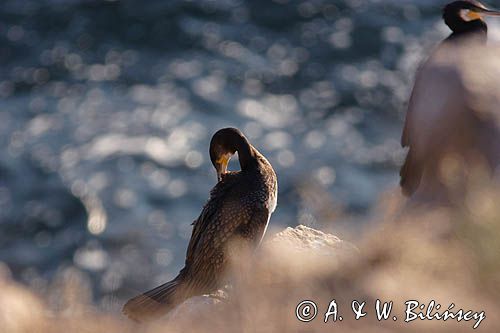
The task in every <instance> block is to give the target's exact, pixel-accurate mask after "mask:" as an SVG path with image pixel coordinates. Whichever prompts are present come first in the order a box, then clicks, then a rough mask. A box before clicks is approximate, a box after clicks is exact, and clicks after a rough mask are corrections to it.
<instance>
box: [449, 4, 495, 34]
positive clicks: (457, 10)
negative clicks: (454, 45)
mask: <svg viewBox="0 0 500 333" xmlns="http://www.w3.org/2000/svg"><path fill="white" fill-rule="evenodd" d="M487 15H490V16H500V11H497V10H493V9H489V8H488V7H486V6H485V5H483V4H482V3H480V2H479V1H476V0H462V1H454V2H452V3H449V4H448V5H446V6H445V7H444V9H443V19H444V21H445V23H446V25H447V26H448V27H450V29H451V30H452V31H453V32H461V31H466V30H467V28H468V27H469V26H470V25H471V23H473V24H477V23H480V24H484V21H483V17H484V16H487ZM484 25H485V24H484Z"/></svg>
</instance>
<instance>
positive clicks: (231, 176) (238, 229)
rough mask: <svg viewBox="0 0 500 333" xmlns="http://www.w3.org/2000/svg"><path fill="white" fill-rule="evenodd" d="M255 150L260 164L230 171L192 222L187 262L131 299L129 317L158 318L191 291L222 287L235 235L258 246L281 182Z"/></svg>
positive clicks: (196, 293) (185, 297) (253, 150)
mask: <svg viewBox="0 0 500 333" xmlns="http://www.w3.org/2000/svg"><path fill="white" fill-rule="evenodd" d="M251 149H252V152H253V153H254V155H255V157H256V160H257V164H256V167H254V168H251V169H249V170H243V171H237V172H229V173H227V174H225V175H224V176H223V177H222V180H221V181H220V182H218V183H217V184H216V185H215V186H214V188H213V189H212V190H211V192H210V198H209V200H208V202H207V203H206V204H205V206H204V207H203V210H202V212H201V214H200V216H199V217H198V219H197V220H196V221H194V222H193V232H192V235H191V240H190V242H189V245H188V250H187V254H186V262H185V267H184V268H183V269H182V270H181V271H180V273H179V275H178V276H177V277H176V278H175V279H174V280H172V281H170V282H168V283H166V284H164V285H162V286H160V287H157V288H155V289H153V290H150V291H148V292H146V293H144V294H142V295H139V296H137V297H135V298H133V299H131V300H130V301H129V302H127V304H126V305H125V307H124V313H125V314H126V315H127V316H129V317H130V318H131V319H134V320H137V321H143V320H148V319H151V318H154V317H157V316H159V315H162V314H164V313H167V312H168V311H170V310H171V309H172V308H173V307H174V306H175V305H177V304H179V303H181V302H182V301H183V300H185V299H187V298H189V297H191V296H194V295H201V294H205V293H209V292H211V291H213V290H215V289H216V288H218V287H220V286H222V285H223V284H224V282H225V277H226V276H225V273H226V269H227V261H228V255H227V247H228V245H229V243H230V242H231V241H232V240H233V239H236V238H238V240H239V241H241V240H243V241H244V243H246V245H249V246H250V247H253V248H255V247H256V246H258V244H259V243H260V241H261V240H262V237H263V236H264V233H265V231H266V228H267V224H268V221H269V218H270V215H271V213H272V212H273V211H274V209H275V207H276V201H277V190H278V185H277V178H276V174H275V172H274V170H273V168H272V166H271V164H270V163H269V162H268V161H267V159H266V158H265V157H264V156H262V155H261V154H260V153H259V152H258V151H257V150H256V149H255V148H254V147H251Z"/></svg>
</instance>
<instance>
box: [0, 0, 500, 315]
mask: <svg viewBox="0 0 500 333" xmlns="http://www.w3.org/2000/svg"><path fill="white" fill-rule="evenodd" d="M443 4H444V3H443V2H441V1H435V0H428V1H427V0H425V1H424V0H412V1H410V0H408V1H402V0H397V1H396V0H378V1H377V0H372V1H370V0H333V1H332V0H330V1H326V0H301V1H299V0H274V1H271V0H266V1H262V0H247V1H243V0H217V1H215V0H210V1H209V0H196V1H195V0H193V1H189V0H168V1H161V0H148V1H132V0H123V1H102V0H33V1H24V0H2V1H1V2H0V143H1V147H2V149H1V150H0V261H1V262H4V270H9V271H10V272H11V273H12V274H13V275H14V277H15V278H16V279H18V280H19V281H22V282H24V283H26V284H28V285H30V286H31V287H33V288H34V289H37V290H40V291H42V292H43V290H45V289H46V288H48V287H49V286H50V280H51V279H52V278H54V277H55V276H57V275H58V274H60V272H62V271H64V270H65V269H67V268H73V269H77V270H79V271H81V272H83V273H84V274H85V275H86V276H87V278H88V283H89V286H91V287H90V288H91V290H92V291H93V295H94V301H95V303H96V304H98V305H100V306H102V307H104V308H110V309H118V308H119V307H120V305H121V304H122V301H123V300H124V299H125V298H126V297H129V296H132V295H133V294H135V293H136V292H139V291H143V290H145V289H146V288H149V287H153V286H154V285H155V284H157V283H159V282H162V281H165V280H168V279H169V278H172V277H173V276H174V275H175V274H176V273H177V271H178V270H179V268H180V267H181V266H182V264H183V260H184V254H185V250H186V247H187V242H188V239H189V237H190V232H191V225H190V224H191V222H192V221H193V220H194V219H196V218H197V216H198V214H199V212H200V210H201V207H202V206H203V204H204V202H205V201H206V199H207V198H208V192H209V190H210V188H211V187H212V186H213V185H214V184H215V182H216V176H215V172H214V170H213V168H212V166H211V164H210V160H209V158H208V143H209V140H210V137H211V135H212V134H213V133H214V132H215V131H216V130H217V129H219V128H222V127H227V126H236V127H238V128H240V129H241V130H242V131H243V132H244V133H245V134H246V135H247V136H248V137H249V139H250V140H251V142H252V143H253V144H254V145H255V146H256V147H257V148H258V149H259V150H260V151H261V152H263V153H264V154H265V155H266V156H267V157H268V159H269V160H270V161H271V163H272V164H273V165H274V167H275V169H276V171H277V173H278V177H279V185H280V191H279V203H278V209H277V211H276V212H275V214H274V216H273V218H272V220H271V221H272V222H271V223H272V225H273V226H280V225H281V226H285V225H296V224H298V223H302V224H306V225H312V226H316V227H318V228H321V229H328V228H333V229H335V226H336V225H341V224H342V223H344V224H343V225H344V226H345V225H359V224H360V223H362V222H360V221H362V220H363V219H365V216H366V215H368V214H369V211H370V208H371V207H372V206H373V205H374V204H375V203H376V201H377V198H378V196H379V195H380V194H382V193H384V191H386V190H388V189H391V188H395V187H396V186H397V182H398V166H399V163H400V161H401V159H402V157H403V153H404V152H403V151H402V150H401V149H400V146H399V136H400V132H401V127H402V119H403V117H404V111H405V105H406V101H407V99H408V95H409V91H410V88H411V83H412V80H413V75H414V72H415V70H416V68H417V66H418V64H419V62H420V61H421V59H422V57H423V56H425V55H426V54H427V53H428V52H430V50H431V49H432V47H433V46H434V45H435V44H436V43H437V42H438V41H439V40H440V39H442V38H444V37H445V36H446V35H447V34H448V30H447V28H446V26H445V25H444V24H443V23H442V22H441V19H440V13H441V12H440V9H441V7H442V5H443ZM490 4H491V5H495V3H493V2H492V1H490ZM496 5H500V3H498V2H497V3H496ZM490 27H491V29H490V31H491V32H492V34H491V35H492V36H491V37H492V38H493V39H497V40H498V36H499V35H500V34H499V33H498V31H499V28H498V25H495V22H494V21H493V20H492V22H491V24H490ZM231 167H232V168H233V169H234V168H237V167H238V164H237V161H235V162H234V163H232V164H231Z"/></svg>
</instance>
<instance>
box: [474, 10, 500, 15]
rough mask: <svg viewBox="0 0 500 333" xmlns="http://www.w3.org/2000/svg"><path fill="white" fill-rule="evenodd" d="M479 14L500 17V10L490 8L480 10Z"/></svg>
mask: <svg viewBox="0 0 500 333" xmlns="http://www.w3.org/2000/svg"><path fill="white" fill-rule="evenodd" d="M477 14H479V15H487V16H500V10H496V9H489V8H478V9H477Z"/></svg>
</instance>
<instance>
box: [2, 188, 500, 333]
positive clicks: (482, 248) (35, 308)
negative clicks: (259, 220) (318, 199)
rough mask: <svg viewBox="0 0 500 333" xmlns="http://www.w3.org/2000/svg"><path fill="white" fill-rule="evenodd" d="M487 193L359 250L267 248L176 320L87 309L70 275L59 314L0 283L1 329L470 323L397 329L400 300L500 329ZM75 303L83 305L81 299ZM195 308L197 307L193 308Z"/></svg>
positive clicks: (319, 245)
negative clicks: (303, 310)
mask: <svg viewBox="0 0 500 333" xmlns="http://www.w3.org/2000/svg"><path fill="white" fill-rule="evenodd" d="M497 198H498V193H497V192H496V191H494V190H481V191H475V192H474V193H472V194H470V195H469V196H468V199H467V200H468V202H469V204H467V205H463V206H460V207H461V208H455V209H444V208H441V209H432V210H431V209H427V210H425V211H413V213H411V214H410V213H408V214H401V213H398V214H396V217H393V218H392V219H389V218H388V217H387V216H386V217H385V218H387V219H388V220H387V221H385V222H383V223H380V224H379V225H378V227H377V228H376V230H373V231H372V232H370V233H369V235H368V236H367V237H366V238H365V239H364V240H363V241H362V242H360V244H359V252H358V251H356V250H354V249H352V248H351V247H350V246H349V245H348V244H342V243H338V240H336V239H335V238H334V237H333V236H327V235H324V234H322V233H317V232H314V231H311V230H307V229H302V232H300V230H299V231H298V232H297V231H296V232H294V233H293V232H292V233H291V232H288V233H286V234H284V235H281V237H275V238H274V239H273V240H271V241H269V242H267V243H266V244H265V245H264V246H263V247H262V249H261V250H260V251H259V254H258V256H257V257H255V258H253V259H250V258H246V259H245V260H243V259H242V258H243V257H241V256H239V257H238V267H237V269H236V272H238V274H236V275H235V276H236V278H235V283H234V286H233V288H232V290H230V294H231V297H230V299H229V300H226V301H221V302H212V303H217V304H212V305H204V304H203V303H196V302H194V303H192V304H191V305H189V304H188V305H186V306H184V308H181V311H177V312H176V313H175V315H174V316H173V317H174V320H168V319H165V320H162V321H158V322H156V323H152V324H149V325H141V326H138V325H136V324H134V323H131V322H129V321H127V320H126V319H125V318H123V317H122V316H120V315H117V314H107V313H100V312H98V311H97V310H96V309H95V308H93V307H92V306H90V305H89V303H88V302H87V301H85V299H86V296H85V294H86V291H85V288H81V286H82V285H85V283H83V281H80V280H79V277H78V274H76V273H74V272H71V271H69V272H67V273H65V274H64V276H63V278H62V282H61V284H60V287H59V288H57V293H56V294H54V296H53V297H56V298H57V299H58V300H59V305H58V306H57V308H56V309H54V308H51V309H48V306H47V305H46V304H47V303H46V302H44V301H43V300H41V299H40V298H38V297H36V296H35V295H34V294H33V293H32V292H30V291H28V290H27V289H25V288H23V287H21V286H19V285H17V284H16V283H15V282H13V281H11V280H9V278H7V277H3V278H2V279H1V280H0V284H1V285H2V291H3V292H2V294H1V296H0V328H1V329H0V331H1V332H6V333H21V332H30V333H31V332H51V333H52V332H108V333H109V332H138V331H139V332H187V331H206V332H235V331H241V332H305V331H307V332H322V331H325V332H327V331H328V332H330V331H332V330H334V329H341V331H342V332H350V331H353V332H359V331H363V332H371V331H373V332H397V331H401V330H403V329H404V331H405V332H422V331H425V332H462V331H464V332H466V331H471V330H472V326H473V325H474V323H475V321H469V322H460V323H458V322H456V321H452V320H448V321H446V322H444V321H437V320H433V321H421V320H416V321H413V322H411V323H404V310H405V308H404V302H405V301H407V300H418V301H420V302H421V303H425V304H427V303H428V302H429V301H431V300H436V301H437V302H438V303H440V304H442V306H443V309H445V308H446V307H448V305H449V304H451V303H454V304H456V307H455V310H457V309H458V308H463V309H464V310H469V309H472V310H475V311H481V310H484V311H485V313H486V319H485V320H484V321H483V322H482V323H481V325H480V327H479V331H484V332H498V331H499V329H500V327H499V326H500V324H499V323H500V321H499V320H498V319H499V318H498V313H500V302H499V301H498V299H499V296H500V289H499V288H498V285H499V282H500V268H499V266H498V259H499V258H500V223H499V218H500V207H498V206H497V205H495V203H496V202H498V200H497ZM305 299H309V300H314V301H315V302H316V303H317V305H318V310H319V313H318V316H317V318H316V319H315V320H314V321H312V322H309V323H302V322H299V321H298V320H297V319H296V317H295V308H296V306H297V304H298V303H299V302H300V301H301V300H305ZM332 299H335V300H336V301H337V303H338V304H339V312H340V315H342V316H343V318H344V320H343V321H342V322H336V323H333V322H331V321H330V322H329V323H326V324H325V323H324V322H323V316H324V313H325V312H326V309H327V306H328V304H329V302H330V301H331V300H332ZM376 299H380V300H382V301H389V300H392V301H394V310H393V314H395V315H397V316H398V320H397V321H396V322H395V321H393V320H392V319H391V320H387V321H381V322H378V321H377V320H376V319H375V311H374V302H375V300H376ZM82 300H84V301H83V302H82ZM352 300H359V301H360V302H361V301H367V305H366V307H365V310H366V312H367V313H368V315H367V316H366V317H365V318H363V319H361V320H359V321H356V320H353V319H352V318H353V313H352V311H351V306H350V303H351V301H352ZM200 304H201V305H200Z"/></svg>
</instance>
